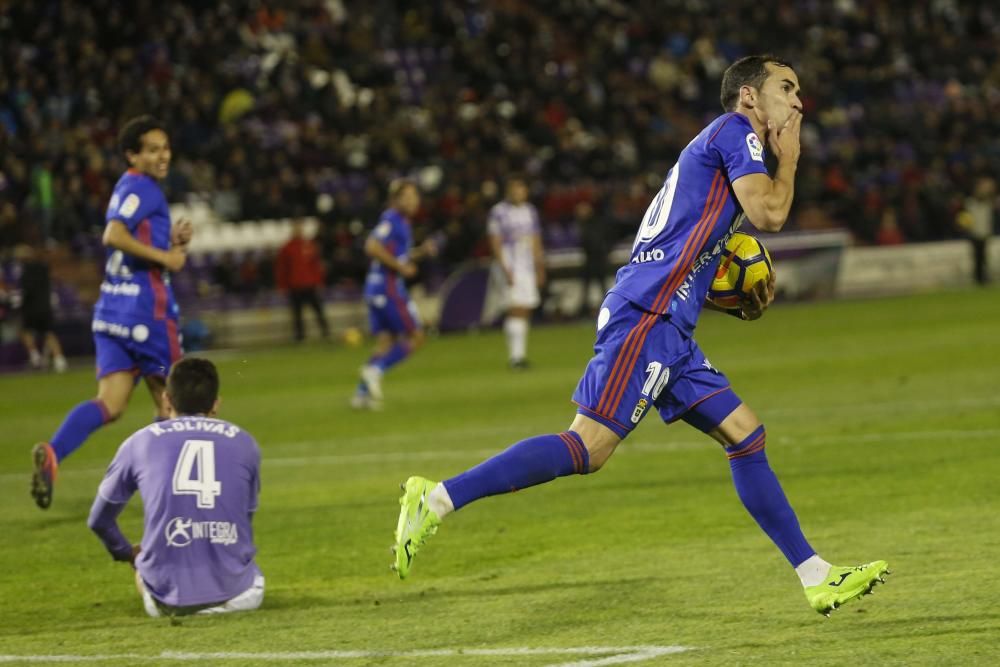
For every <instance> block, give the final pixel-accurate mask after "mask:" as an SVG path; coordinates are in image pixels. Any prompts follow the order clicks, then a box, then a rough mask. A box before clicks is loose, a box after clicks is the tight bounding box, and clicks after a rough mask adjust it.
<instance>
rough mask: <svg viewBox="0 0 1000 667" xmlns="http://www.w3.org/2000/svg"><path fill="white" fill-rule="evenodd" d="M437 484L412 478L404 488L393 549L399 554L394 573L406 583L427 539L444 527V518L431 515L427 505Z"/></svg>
mask: <svg viewBox="0 0 1000 667" xmlns="http://www.w3.org/2000/svg"><path fill="white" fill-rule="evenodd" d="M435 486H437V482H432V481H431V480H429V479H424V478H423V477H411V478H409V479H408V480H406V484H401V485H400V488H401V489H403V495H402V496H400V498H399V505H400V509H399V522H398V523H396V544H395V545H394V546H393V547H392V550H393V552H394V553H395V554H396V562H395V563H393V565H392V569H393V570H395V571H396V574H397V575H399V578H400V579H406V577H407V575H408V574H410V566H411V565H412V564H413V557H414V556H416V555H417V550H418V549H420V547H422V546H423V544H424V542H426V541H427V538H428V537H430V536H431V535H433V534H434V533H436V532H437V529H438V526H439V525H441V517H439V516H438V515H437V514H435V513H434V512H433V511H431V508H430V506H429V505H428V504H427V497H428V496H429V495H430V493H431V491H432V490H433V489H434V487H435Z"/></svg>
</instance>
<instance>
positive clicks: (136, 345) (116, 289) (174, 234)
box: [31, 116, 192, 509]
mask: <svg viewBox="0 0 1000 667" xmlns="http://www.w3.org/2000/svg"><path fill="white" fill-rule="evenodd" d="M118 146H119V148H120V150H121V151H122V153H123V154H124V156H125V160H126V162H127V163H128V165H129V169H128V171H126V172H125V173H124V174H122V176H121V178H119V179H118V183H116V184H115V188H114V191H113V192H112V195H111V201H110V203H109V204H108V211H107V214H106V219H107V226H106V227H105V228H104V238H103V241H104V245H105V247H106V248H107V251H106V252H107V261H106V263H105V267H104V280H103V282H102V283H101V295H100V297H99V298H98V299H97V304H96V305H95V306H94V319H93V321H92V323H91V330H92V332H93V335H94V346H95V348H96V351H97V397H96V398H95V399H93V400H90V401H85V402H83V403H80V404H79V405H77V406H76V407H75V408H73V409H72V410H71V411H70V412H69V414H68V415H66V418H65V420H64V421H63V423H62V425H61V426H60V427H59V429H58V430H57V431H56V432H55V434H54V435H53V436H52V438H51V440H49V441H48V442H40V443H38V444H36V445H35V446H34V448H33V449H32V452H31V456H32V460H33V462H34V466H35V472H34V475H33V476H32V483H31V495H32V497H34V499H35V503H37V504H38V506H39V507H41V508H42V509H45V508H47V507H49V505H50V504H51V503H52V492H53V486H54V484H55V480H56V474H57V470H58V466H59V463H60V462H61V461H62V460H63V459H65V458H66V457H67V456H69V455H70V454H72V453H73V452H74V451H75V450H76V449H77V448H78V447H80V445H82V444H83V443H84V441H85V440H86V439H87V438H88V437H89V436H90V434H91V433H93V432H94V431H96V430H97V429H99V428H100V427H101V426H103V425H105V424H107V423H108V422H111V421H114V420H115V419H118V417H119V416H120V415H121V414H122V412H124V410H125V406H127V405H128V402H129V398H130V397H131V396H132V390H133V389H134V388H135V385H136V383H137V382H138V379H139V377H142V378H144V379H145V380H146V386H147V387H148V388H149V392H150V394H151V395H152V397H153V403H154V404H155V405H156V415H157V417H158V418H165V417H166V415H167V411H166V407H165V405H164V404H163V403H162V396H163V387H164V378H166V376H167V372H168V371H169V370H170V366H171V365H173V363H174V362H175V361H177V360H178V359H180V357H181V346H180V338H179V336H178V329H177V319H178V309H177V303H176V301H174V295H173V290H172V289H171V287H170V274H169V272H170V271H180V270H181V269H182V268H183V267H184V263H185V261H186V258H187V255H186V247H187V244H188V242H190V240H191V236H192V227H191V223H190V222H188V221H186V220H180V221H179V222H178V224H176V225H173V226H171V224H170V209H169V208H168V207H167V200H166V198H165V197H164V196H163V192H162V191H161V190H160V186H159V185H158V184H157V181H158V180H161V179H163V178H165V177H166V175H167V171H168V170H169V168H170V143H169V140H168V138H167V133H166V130H164V128H163V125H162V124H160V123H159V122H158V121H157V120H155V119H154V118H152V117H151V116H139V117H137V118H133V119H132V120H130V121H128V122H127V123H125V125H124V126H123V127H122V129H121V132H120V133H119V135H118Z"/></svg>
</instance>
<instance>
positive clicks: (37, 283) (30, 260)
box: [14, 245, 68, 373]
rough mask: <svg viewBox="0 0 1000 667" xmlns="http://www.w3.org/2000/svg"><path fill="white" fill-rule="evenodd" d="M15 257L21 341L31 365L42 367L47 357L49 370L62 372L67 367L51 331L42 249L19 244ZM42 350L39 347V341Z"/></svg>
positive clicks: (46, 267) (48, 283) (49, 289)
mask: <svg viewBox="0 0 1000 667" xmlns="http://www.w3.org/2000/svg"><path fill="white" fill-rule="evenodd" d="M14 257H15V259H17V260H18V261H19V262H20V265H21V280H20V283H21V342H22V343H23V344H24V347H25V349H26V350H27V351H28V362H29V363H30V364H31V367H32V368H42V367H43V365H44V364H45V361H46V359H47V358H50V357H51V359H52V369H53V370H54V371H55V372H57V373H65V372H66V368H67V367H68V365H67V363H66V357H65V356H63V350H62V345H60V343H59V338H58V337H57V336H56V334H55V331H54V328H55V327H54V324H53V322H54V318H53V315H52V279H51V276H50V274H49V265H48V262H46V261H45V257H44V254H43V251H42V249H41V248H37V247H36V248H32V247H31V246H28V245H21V246H18V247H17V248H16V249H15V251H14ZM39 340H41V341H42V349H41V351H39V349H38V341H39Z"/></svg>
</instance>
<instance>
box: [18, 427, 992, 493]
mask: <svg viewBox="0 0 1000 667" xmlns="http://www.w3.org/2000/svg"><path fill="white" fill-rule="evenodd" d="M997 437H1000V429H995V428H982V429H944V430H935V431H888V432H876V433H855V434H838V435H813V436H785V435H777V436H776V435H772V436H771V440H772V441H774V442H777V443H779V444H781V445H783V446H784V445H805V446H816V445H824V444H833V443H838V442H844V441H854V442H867V443H879V442H908V441H916V442H926V441H927V440H946V439H954V438H967V439H974V440H980V439H988V440H992V439H995V438H997ZM303 444H304V443H302V442H289V443H278V444H276V445H274V446H275V447H276V448H280V447H286V446H297V447H299V446H302V445H303ZM307 444H313V445H316V446H317V447H320V446H322V447H329V446H331V445H336V446H338V447H348V446H353V441H351V440H336V441H334V440H330V441H327V442H323V441H312V442H309V443H307ZM703 447H712V448H714V447H716V444H715V442H714V441H713V440H711V439H710V438H708V437H703V438H700V439H698V440H664V441H652V440H638V441H636V440H626V441H625V443H624V444H623V445H622V447H621V449H620V450H619V456H621V455H625V456H628V455H629V452H633V453H643V454H649V453H667V452H677V451H688V450H693V449H701V448H703ZM503 448H504V447H503V446H501V445H498V446H497V447H494V448H491V449H444V450H431V451H404V452H365V453H363V454H321V455H317V456H277V457H269V456H265V457H264V462H263V466H264V468H265V469H266V468H289V467H296V466H315V465H364V464H375V465H381V464H385V463H406V462H410V461H413V462H418V461H450V460H459V461H461V460H473V461H475V460H479V459H482V458H485V457H489V456H493V455H494V454H497V453H499V452H500V451H501V450H502V449H503ZM104 471H105V468H76V469H74V468H70V469H61V470H60V471H59V474H60V476H66V475H73V476H77V475H99V474H101V473H103V472H104ZM27 474H28V473H27V472H25V471H21V472H7V473H2V474H0V480H17V479H23V478H26V475H27Z"/></svg>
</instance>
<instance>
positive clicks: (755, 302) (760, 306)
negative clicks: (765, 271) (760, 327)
mask: <svg viewBox="0 0 1000 667" xmlns="http://www.w3.org/2000/svg"><path fill="white" fill-rule="evenodd" d="M775 283H776V280H775V277H774V271H771V273H770V275H769V276H768V277H767V281H763V280H762V281H760V282H759V283H757V284H756V285H754V286H753V289H752V290H751V291H750V295H749V296H748V297H747V298H746V299H744V300H743V319H745V320H758V319H760V318H761V316H762V315H763V314H764V311H765V310H767V308H768V306H770V305H771V302H772V301H774V285H775Z"/></svg>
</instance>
